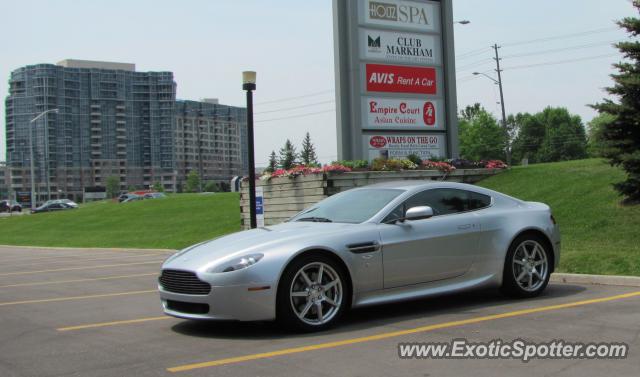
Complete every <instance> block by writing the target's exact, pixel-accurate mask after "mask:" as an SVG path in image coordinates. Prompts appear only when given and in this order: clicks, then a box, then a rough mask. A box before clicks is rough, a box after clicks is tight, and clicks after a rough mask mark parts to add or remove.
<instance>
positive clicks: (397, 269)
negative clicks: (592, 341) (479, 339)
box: [159, 181, 560, 330]
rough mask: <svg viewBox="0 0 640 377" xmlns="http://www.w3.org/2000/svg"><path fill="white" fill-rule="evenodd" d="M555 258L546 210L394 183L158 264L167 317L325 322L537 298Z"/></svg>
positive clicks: (470, 192)
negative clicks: (493, 297) (494, 297)
mask: <svg viewBox="0 0 640 377" xmlns="http://www.w3.org/2000/svg"><path fill="white" fill-rule="evenodd" d="M559 259H560V233H559V230H558V226H557V225H556V222H555V219H554V218H553V215H552V214H551V210H550V209H549V207H548V206H547V205H545V204H542V203H534V202H525V201H522V200H518V199H515V198H512V197H510V196H507V195H504V194H500V193H498V192H495V191H491V190H487V189H483V188H480V187H476V186H471V185H466V184H460V183H449V182H428V183H426V182H420V181H404V182H394V183H384V184H377V185H372V186H366V187H362V188H356V189H352V190H349V191H345V192H342V193H340V194H337V195H334V196H331V197H329V198H327V199H325V200H323V201H321V202H319V203H317V204H315V205H314V206H312V207H310V208H308V209H306V210H304V211H302V212H301V213H299V214H298V215H296V216H294V217H293V218H291V219H290V220H289V221H287V222H285V223H283V224H279V225H275V226H267V227H264V228H259V229H253V230H248V231H244V232H238V233H235V234H231V235H228V236H224V237H220V238H217V239H214V240H211V241H206V242H203V243H200V244H197V245H194V246H191V247H188V248H186V249H184V250H182V251H180V252H178V253H177V254H175V255H173V256H172V257H170V258H169V259H167V261H166V262H165V263H164V265H163V266H162V274H161V276H160V278H159V290H160V296H161V299H162V305H163V307H164V311H165V313H166V314H168V315H171V316H175V317H180V318H188V319H220V320H240V321H254V320H272V319H276V320H278V321H281V322H283V323H284V324H286V325H288V326H292V327H296V328H299V329H302V330H319V329H324V328H326V327H328V326H331V325H333V324H334V323H336V322H337V321H338V319H339V318H340V316H341V315H342V314H343V313H344V312H345V311H346V310H348V309H349V308H351V307H361V306H365V305H373V304H381V303H387V302H392V301H401V300H409V299H415V298H420V297H428V296H434V295H440V294H444V293H449V292H457V291H462V290H468V289H473V288H479V287H491V286H494V287H500V288H501V289H502V291H503V292H504V293H506V294H508V295H510V296H515V297H532V296H535V295H538V294H540V292H542V291H543V290H544V289H545V287H546V286H547V283H548V282H549V275H550V274H551V273H552V272H553V270H554V268H555V267H556V266H557V265H558V261H559Z"/></svg>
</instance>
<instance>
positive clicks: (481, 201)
mask: <svg viewBox="0 0 640 377" xmlns="http://www.w3.org/2000/svg"><path fill="white" fill-rule="evenodd" d="M468 201H469V210H470V211H473V210H476V209H482V208H486V207H489V206H490V205H491V197H490V196H489V195H484V194H479V193H477V192H472V191H469V199H468Z"/></svg>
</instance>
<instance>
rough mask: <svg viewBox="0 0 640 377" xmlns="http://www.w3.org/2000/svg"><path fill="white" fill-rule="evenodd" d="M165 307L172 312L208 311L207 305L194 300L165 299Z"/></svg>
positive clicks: (200, 312) (198, 312) (205, 312)
mask: <svg viewBox="0 0 640 377" xmlns="http://www.w3.org/2000/svg"><path fill="white" fill-rule="evenodd" d="M167 309H169V310H173V311H174V312H180V313H185V314H207V313H209V305H207V304H199V303H195V302H182V301H173V300H167Z"/></svg>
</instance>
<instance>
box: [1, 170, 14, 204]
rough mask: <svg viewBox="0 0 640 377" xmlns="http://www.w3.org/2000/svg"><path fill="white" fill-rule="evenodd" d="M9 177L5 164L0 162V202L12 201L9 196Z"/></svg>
mask: <svg viewBox="0 0 640 377" xmlns="http://www.w3.org/2000/svg"><path fill="white" fill-rule="evenodd" d="M10 177H11V175H10V174H9V168H8V167H7V163H6V162H4V161H0V200H3V199H13V197H12V196H11V188H10V187H11V180H10Z"/></svg>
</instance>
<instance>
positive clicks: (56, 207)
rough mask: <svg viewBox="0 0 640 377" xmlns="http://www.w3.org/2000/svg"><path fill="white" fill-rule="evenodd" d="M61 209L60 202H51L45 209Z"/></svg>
mask: <svg viewBox="0 0 640 377" xmlns="http://www.w3.org/2000/svg"><path fill="white" fill-rule="evenodd" d="M61 209H64V208H63V207H62V204H59V203H53V204H51V205H49V206H48V207H47V211H60V210H61Z"/></svg>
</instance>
